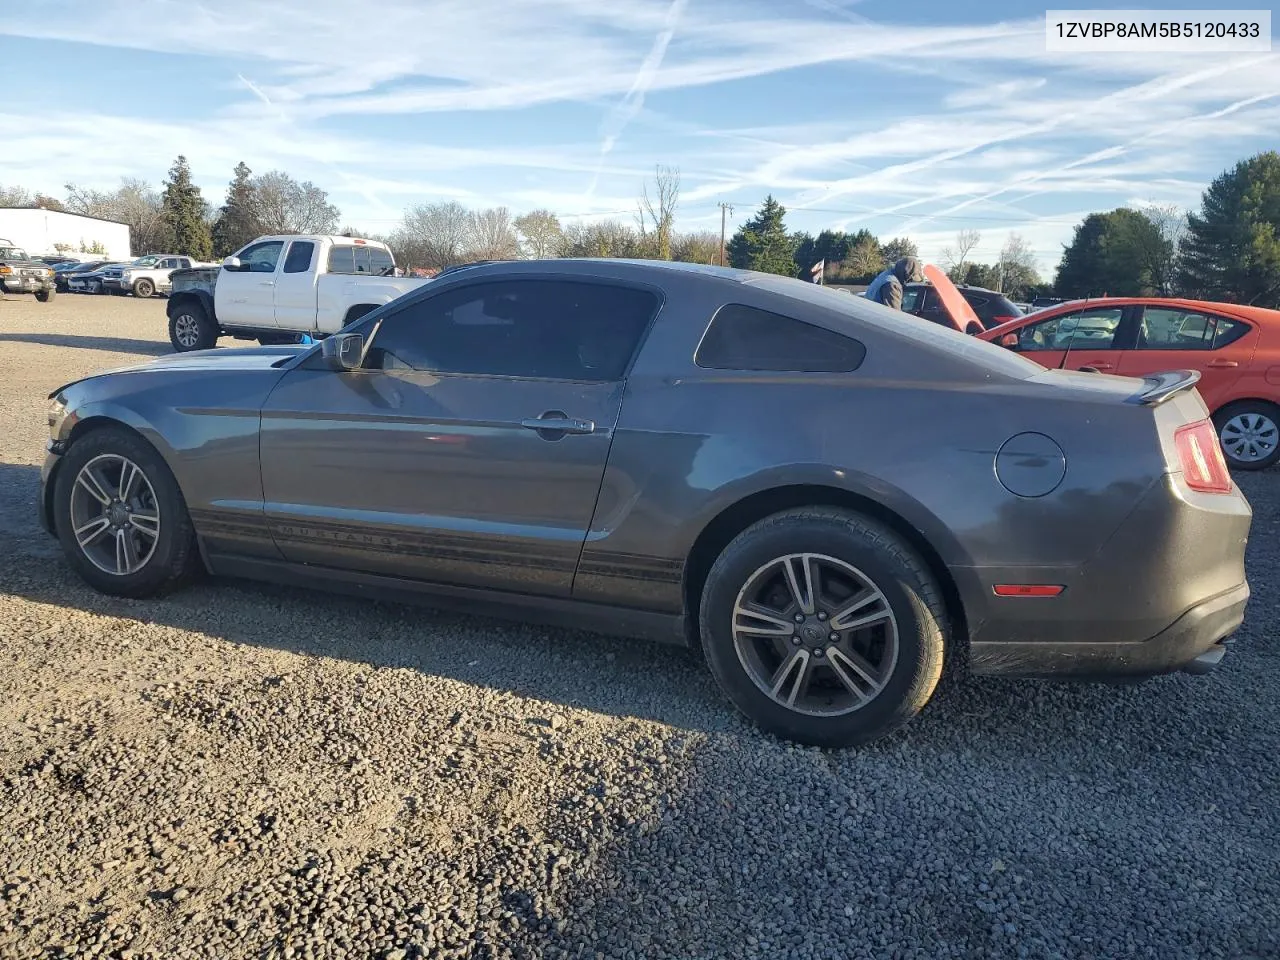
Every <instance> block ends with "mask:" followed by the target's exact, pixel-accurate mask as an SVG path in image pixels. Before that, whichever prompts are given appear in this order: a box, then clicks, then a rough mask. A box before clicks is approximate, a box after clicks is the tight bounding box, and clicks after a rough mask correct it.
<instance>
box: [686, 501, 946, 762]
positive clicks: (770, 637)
mask: <svg viewBox="0 0 1280 960" xmlns="http://www.w3.org/2000/svg"><path fill="white" fill-rule="evenodd" d="M699 619H700V626H701V635H702V644H703V649H704V652H705V653H706V658H707V662H708V664H709V666H710V667H711V671H712V673H713V674H714V675H715V678H716V680H717V681H718V682H719V684H720V686H721V688H722V689H723V690H724V691H725V693H726V694H727V695H728V697H729V699H730V700H732V701H733V703H734V704H735V706H737V707H738V709H740V710H741V711H742V712H743V713H744V714H746V715H747V716H748V717H749V718H750V719H752V720H753V721H755V723H757V724H758V725H759V726H760V727H762V728H763V729H765V730H767V731H769V732H771V733H774V734H776V735H778V736H780V737H783V738H786V739H789V740H795V741H798V742H800V743H806V744H812V745H816V746H823V747H845V746H852V745H855V744H859V743H865V742H867V741H869V740H874V739H876V738H878V737H881V736H884V735H885V734H887V733H889V732H891V731H892V730H894V729H896V728H897V727H899V726H901V725H902V724H904V723H906V722H907V721H908V720H910V719H911V718H912V717H914V716H915V715H916V714H917V713H918V712H919V711H920V710H921V708H922V707H923V706H924V705H925V703H926V702H928V700H929V698H930V696H931V695H932V694H933V691H934V689H935V688H936V687H937V685H938V679H939V677H940V676H941V673H942V662H943V650H944V647H945V644H946V636H945V630H946V624H947V618H946V612H945V607H944V605H943V602H942V595H941V591H940V590H939V589H938V586H937V584H936V582H935V581H934V579H933V577H932V576H931V575H930V574H929V572H928V569H927V568H926V566H925V564H924V562H923V561H922V560H921V559H920V558H919V556H917V555H916V553H915V552H914V551H913V550H912V549H911V548H910V546H908V545H907V544H906V543H905V542H904V541H903V540H902V539H901V538H899V537H898V536H897V535H896V534H894V533H893V532H892V531H891V530H889V529H888V528H887V527H885V526H883V525H881V524H879V523H876V522H875V521H872V520H870V519H868V518H866V517H863V516H860V515H858V514H855V513H850V512H848V511H843V510H837V509H831V508H805V509H797V510H789V511H786V512H784V513H779V514H776V515H774V516H772V517H769V518H767V519H765V520H762V521H760V522H759V523H756V524H755V525H753V526H751V527H749V528H748V529H747V530H745V531H743V532H742V533H741V534H739V535H738V536H737V537H736V538H735V539H734V540H733V542H732V543H730V544H729V545H728V546H727V547H726V548H725V549H724V551H723V553H721V555H720V557H719V559H717V560H716V562H715V565H714V566H713V567H712V569H711V572H710V574H709V575H708V578H707V583H706V587H705V589H704V590H703V594H702V602H701V610H700V618H699Z"/></svg>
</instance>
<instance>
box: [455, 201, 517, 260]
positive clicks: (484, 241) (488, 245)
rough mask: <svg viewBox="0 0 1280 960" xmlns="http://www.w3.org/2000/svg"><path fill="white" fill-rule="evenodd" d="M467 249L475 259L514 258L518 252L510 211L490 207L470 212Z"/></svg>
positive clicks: (503, 208)
mask: <svg viewBox="0 0 1280 960" xmlns="http://www.w3.org/2000/svg"><path fill="white" fill-rule="evenodd" d="M467 246H468V249H469V251H470V253H471V256H472V257H474V258H475V259H476V260H514V259H515V258H516V256H517V255H518V254H519V252H520V243H519V241H518V240H517V239H516V231H515V227H514V226H512V224H511V213H510V211H508V210H507V208H506V207H492V208H490V209H488V210H478V211H476V212H475V213H473V214H471V235H470V237H469V238H468V244H467Z"/></svg>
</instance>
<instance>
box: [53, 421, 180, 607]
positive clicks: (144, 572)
mask: <svg viewBox="0 0 1280 960" xmlns="http://www.w3.org/2000/svg"><path fill="white" fill-rule="evenodd" d="M103 456H113V457H124V458H126V459H127V460H129V461H131V462H132V463H133V464H135V465H136V466H137V467H138V468H140V469H141V471H142V474H143V476H144V477H145V479H146V481H147V483H149V484H150V486H151V490H152V491H154V494H155V497H154V499H155V505H156V508H157V516H158V518H159V519H158V528H159V532H158V535H157V536H156V537H155V541H154V548H153V549H152V550H151V553H150V555H149V556H148V557H147V558H146V559H145V562H143V563H142V565H141V567H140V568H139V569H137V570H136V571H133V572H131V573H125V574H116V573H110V572H107V571H105V570H103V569H101V568H99V567H98V566H96V565H95V564H94V562H93V561H92V560H90V559H89V557H88V556H87V555H86V552H85V549H83V548H82V547H81V546H80V544H79V543H78V542H77V539H76V535H75V532H74V529H73V520H72V513H71V511H72V506H71V498H72V494H73V492H74V491H75V490H76V487H77V478H78V477H79V475H80V471H81V470H82V469H83V467H84V466H85V464H87V463H90V462H91V461H94V460H95V459H96V458H99V457H103ZM53 496H54V501H53V517H54V525H55V529H56V530H57V532H58V540H59V541H60V542H61V543H62V549H63V552H64V553H65V554H66V557H67V561H68V562H69V563H70V564H71V566H72V568H73V569H74V570H75V571H76V573H78V574H79V575H80V576H81V577H82V578H83V579H84V580H85V581H86V582H87V583H88V584H89V585H90V586H91V587H93V588H94V589H95V590H98V591H100V592H102V593H107V594H111V595H113V596H118V597H150V596H154V595H156V594H159V593H163V592H164V591H166V590H169V589H171V588H173V587H175V586H177V585H179V584H180V583H181V582H183V581H184V580H186V579H188V578H189V577H190V576H191V575H192V574H193V573H195V572H196V570H197V569H198V561H199V557H198V551H197V548H196V536H195V530H194V528H193V527H192V525H191V518H190V516H189V515H188V514H187V505H186V501H185V500H184V499H183V497H182V491H181V490H180V489H179V488H178V482H177V481H176V480H175V479H174V477H173V473H172V472H171V471H170V470H169V467H168V465H167V464H166V463H165V462H164V459H163V458H162V457H161V456H160V454H159V453H157V452H156V450H155V448H154V447H152V446H151V444H149V443H147V442H146V441H145V440H143V439H142V438H141V437H139V436H138V435H137V434H135V433H133V432H131V431H129V430H126V429H124V428H118V427H103V428H101V429H99V430H95V431H93V432H92V433H90V434H89V435H88V436H86V437H83V438H81V439H79V440H76V441H75V442H74V443H72V445H71V449H70V450H69V451H68V452H67V454H66V456H65V457H63V460H62V462H61V463H60V464H59V465H58V477H57V481H56V483H55V484H54V495H53Z"/></svg>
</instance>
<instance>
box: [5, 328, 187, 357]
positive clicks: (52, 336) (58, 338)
mask: <svg viewBox="0 0 1280 960" xmlns="http://www.w3.org/2000/svg"><path fill="white" fill-rule="evenodd" d="M9 341H12V342H19V343H37V344H40V345H41V346H45V347H74V348H76V349H78V350H101V351H102V352H104V353H134V354H137V355H138V356H143V357H159V356H161V355H163V354H166V353H172V352H173V348H172V347H170V346H169V345H168V344H167V343H160V342H159V341H157V340H130V339H126V338H124V337H84V336H78V335H76V334H72V333H0V342H9Z"/></svg>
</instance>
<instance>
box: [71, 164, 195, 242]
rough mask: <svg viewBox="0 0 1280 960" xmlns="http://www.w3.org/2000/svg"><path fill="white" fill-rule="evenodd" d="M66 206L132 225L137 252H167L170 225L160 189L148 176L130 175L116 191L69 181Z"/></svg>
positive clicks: (131, 233)
mask: <svg viewBox="0 0 1280 960" xmlns="http://www.w3.org/2000/svg"><path fill="white" fill-rule="evenodd" d="M66 190H67V202H66V208H67V210H69V211H70V212H72V213H80V214H84V215H85V216H89V217H101V218H102V219H104V220H115V221H117V222H119V223H127V224H128V225H129V242H130V245H131V246H132V247H133V249H134V250H135V251H137V252H146V253H163V252H165V248H166V247H168V246H169V239H170V238H169V229H168V227H167V226H166V225H165V222H164V217H163V216H162V206H163V201H162V198H161V196H160V192H159V191H158V190H156V188H155V187H153V186H152V185H151V184H149V183H147V182H146V181H145V180H139V179H137V178H135V177H126V178H124V179H123V180H122V181H121V182H120V186H119V188H118V189H116V190H114V191H110V192H107V191H103V190H90V189H88V188H85V187H78V186H76V185H75V184H74V183H68V184H67V185H66Z"/></svg>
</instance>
